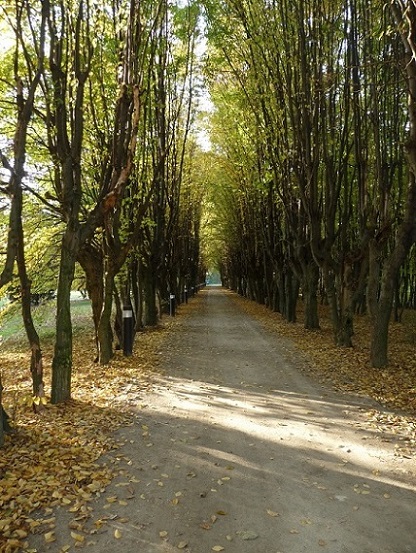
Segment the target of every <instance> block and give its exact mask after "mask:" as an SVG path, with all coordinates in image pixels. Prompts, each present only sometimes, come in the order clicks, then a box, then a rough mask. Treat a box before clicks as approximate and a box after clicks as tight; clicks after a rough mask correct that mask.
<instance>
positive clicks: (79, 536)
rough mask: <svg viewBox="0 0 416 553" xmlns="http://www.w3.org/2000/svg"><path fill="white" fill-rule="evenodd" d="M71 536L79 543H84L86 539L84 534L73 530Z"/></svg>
mask: <svg viewBox="0 0 416 553" xmlns="http://www.w3.org/2000/svg"><path fill="white" fill-rule="evenodd" d="M71 538H73V539H74V540H75V541H76V542H78V543H83V542H84V540H85V536H83V535H82V534H77V533H76V532H71Z"/></svg>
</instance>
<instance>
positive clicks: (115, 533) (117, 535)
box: [114, 528, 121, 540]
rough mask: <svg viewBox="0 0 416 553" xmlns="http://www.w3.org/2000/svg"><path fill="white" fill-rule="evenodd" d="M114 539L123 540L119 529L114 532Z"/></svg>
mask: <svg viewBox="0 0 416 553" xmlns="http://www.w3.org/2000/svg"><path fill="white" fill-rule="evenodd" d="M114 537H115V538H117V539H118V540H119V539H120V538H121V532H120V530H119V529H118V528H116V529H115V530H114Z"/></svg>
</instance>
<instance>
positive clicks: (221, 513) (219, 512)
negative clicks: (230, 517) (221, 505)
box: [217, 511, 227, 516]
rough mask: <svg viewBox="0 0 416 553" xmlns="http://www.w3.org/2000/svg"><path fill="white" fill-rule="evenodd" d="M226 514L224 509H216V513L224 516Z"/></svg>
mask: <svg viewBox="0 0 416 553" xmlns="http://www.w3.org/2000/svg"><path fill="white" fill-rule="evenodd" d="M226 514H227V513H226V511H217V515H221V516H225V515H226Z"/></svg>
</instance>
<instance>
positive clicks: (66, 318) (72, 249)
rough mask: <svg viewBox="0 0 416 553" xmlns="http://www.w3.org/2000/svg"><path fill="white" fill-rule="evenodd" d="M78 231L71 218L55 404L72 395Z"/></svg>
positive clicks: (65, 242)
mask: <svg viewBox="0 0 416 553" xmlns="http://www.w3.org/2000/svg"><path fill="white" fill-rule="evenodd" d="M78 234H79V233H78V225H77V222H75V221H72V224H68V226H67V228H66V230H65V233H64V236H63V239H62V248H61V261H60V267H59V281H58V295H57V306H56V311H57V312H56V339H55V348H54V356H53V361H52V395H51V401H52V403H60V402H62V401H67V400H69V399H70V398H71V376H72V374H71V373H72V321H71V287H72V282H73V279H74V273H75V261H76V258H77V253H78Z"/></svg>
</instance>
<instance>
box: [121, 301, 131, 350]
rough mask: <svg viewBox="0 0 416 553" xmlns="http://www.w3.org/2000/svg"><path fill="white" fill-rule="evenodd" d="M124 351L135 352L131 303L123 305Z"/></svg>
mask: <svg viewBox="0 0 416 553" xmlns="http://www.w3.org/2000/svg"><path fill="white" fill-rule="evenodd" d="M123 353H124V355H126V356H129V355H132V353H133V311H132V309H131V307H130V306H129V305H125V306H124V307H123Z"/></svg>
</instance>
